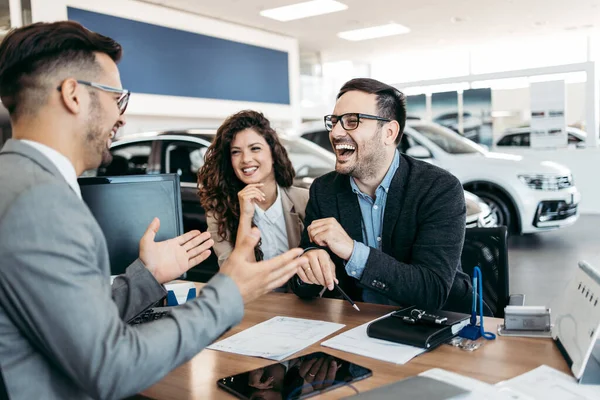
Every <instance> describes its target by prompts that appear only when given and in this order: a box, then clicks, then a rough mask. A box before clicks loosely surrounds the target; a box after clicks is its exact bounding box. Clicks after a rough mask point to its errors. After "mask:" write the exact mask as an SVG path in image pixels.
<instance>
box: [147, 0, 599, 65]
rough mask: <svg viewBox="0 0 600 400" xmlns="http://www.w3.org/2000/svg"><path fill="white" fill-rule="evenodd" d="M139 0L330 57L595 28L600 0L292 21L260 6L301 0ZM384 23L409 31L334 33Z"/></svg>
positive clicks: (354, 3)
mask: <svg viewBox="0 0 600 400" xmlns="http://www.w3.org/2000/svg"><path fill="white" fill-rule="evenodd" d="M140 1H144V2H147V3H154V4H159V5H163V6H166V7H171V8H174V9H178V10H183V11H187V12H191V13H196V14H200V15H204V16H208V17H213V18H218V19H221V20H226V21H230V22H235V23H239V24H243V25H246V26H251V27H255V28H260V29H264V30H267V31H271V32H276V33H280V34H284V35H288V36H292V37H296V38H298V40H299V42H300V48H301V50H302V51H307V52H308V51H319V52H322V53H323V54H324V55H325V58H327V59H329V60H336V59H338V60H341V59H355V60H356V59H361V58H363V59H364V57H369V56H374V55H381V54H382V53H385V52H398V51H415V50H437V49H441V48H449V47H463V46H475V45H482V44H487V43H493V42H497V41H507V40H509V41H510V40H519V39H520V38H522V37H535V36H542V35H544V36H547V35H563V34H569V33H571V34H573V33H574V34H577V33H579V34H589V33H590V32H593V34H596V33H597V32H598V31H599V30H600V0H338V1H340V2H342V3H344V4H346V5H348V9H347V10H345V11H341V12H336V13H332V14H327V15H321V16H316V17H311V18H305V19H300V20H296V21H290V22H279V21H275V20H271V19H268V18H265V17H262V16H261V15H259V11H261V10H264V9H268V8H274V7H280V6H284V5H289V4H294V3H298V2H301V1H304V0H218V1H217V0H214V1H213V0H140ZM388 22H397V23H400V24H402V25H405V26H407V27H409V28H410V29H411V32H410V33H409V34H406V35H400V36H393V37H388V38H381V39H372V40H367V41H363V42H349V41H346V40H343V39H339V38H338V37H337V36H336V33H337V32H341V31H346V30H351V29H359V28H364V27H369V26H374V25H381V24H385V23H388Z"/></svg>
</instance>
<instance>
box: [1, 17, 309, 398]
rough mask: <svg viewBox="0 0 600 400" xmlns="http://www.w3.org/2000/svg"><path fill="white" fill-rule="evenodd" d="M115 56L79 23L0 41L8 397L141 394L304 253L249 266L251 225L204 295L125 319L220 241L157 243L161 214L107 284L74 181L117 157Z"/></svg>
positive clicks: (28, 30) (20, 32) (120, 96)
mask: <svg viewBox="0 0 600 400" xmlns="http://www.w3.org/2000/svg"><path fill="white" fill-rule="evenodd" d="M120 56H121V46H120V45H119V44H118V43H116V42H115V41H113V40H112V39H110V38H107V37H105V36H102V35H99V34H96V33H94V32H91V31H88V30H87V29H85V28H83V27H82V26H81V25H79V24H77V23H75V22H57V23H52V24H45V23H39V24H34V25H30V26H26V27H23V28H19V29H17V30H14V31H12V32H11V33H9V34H8V35H7V36H6V38H5V39H4V41H3V42H2V44H1V45H0V98H1V100H2V102H3V104H4V106H5V107H6V108H7V109H8V111H9V114H10V118H11V123H12V127H13V139H12V140H9V141H8V142H7V143H6V145H5V146H4V147H3V149H2V150H1V151H0V366H1V370H2V374H3V375H4V379H5V381H6V386H7V389H8V392H9V395H10V396H11V397H13V398H19V399H41V398H44V399H49V398H56V399H66V398H89V397H92V398H121V397H125V396H129V395H133V394H135V393H138V392H139V391H141V390H143V389H144V388H147V387H148V386H150V385H152V384H153V383H155V382H157V381H158V380H160V379H161V378H162V377H163V376H165V375H166V374H167V373H168V372H169V371H171V370H172V369H173V368H175V367H177V366H178V365H180V364H182V363H183V362H185V361H187V360H189V359H190V358H192V357H193V356H194V355H195V354H197V353H198V352H200V351H201V350H202V349H203V348H204V347H205V346H207V345H208V344H210V343H211V342H212V341H214V340H215V339H216V338H218V337H219V336H220V335H221V334H222V333H223V332H225V331H226V330H227V329H229V328H230V327H232V326H233V325H236V324H237V323H239V321H240V320H241V318H242V316H243V313H244V303H247V302H249V301H252V300H254V299H255V298H257V297H258V296H260V295H262V294H264V293H266V292H268V291H270V290H272V289H274V288H276V287H279V286H281V285H282V284H283V283H285V282H286V281H287V280H288V279H289V278H290V277H291V276H293V274H294V273H296V272H297V270H298V267H299V266H300V265H302V264H303V263H304V262H306V259H305V258H303V257H300V258H297V257H298V255H299V254H300V253H301V250H298V249H295V250H291V251H289V252H287V253H285V254H283V255H281V256H280V257H278V258H276V259H272V260H269V261H267V262H263V263H255V262H250V261H249V259H250V256H251V255H252V254H253V253H252V252H253V248H254V246H255V245H256V243H257V242H258V240H259V233H258V231H257V230H254V231H253V233H252V235H249V236H248V237H247V238H245V241H244V243H240V244H239V246H238V247H237V248H236V249H235V250H234V252H233V253H232V255H231V257H230V258H229V260H228V262H227V263H225V264H224V265H223V266H222V267H221V273H219V274H217V275H216V276H215V277H214V278H213V279H212V280H211V281H210V282H209V283H208V284H207V285H206V286H205V287H204V288H203V290H202V292H201V294H200V296H199V297H198V298H197V299H195V300H193V301H190V302H187V303H186V304H185V305H183V306H181V307H178V308H177V309H175V310H173V311H172V312H171V313H170V314H169V315H168V316H167V317H165V318H163V319H161V320H159V321H154V322H151V323H148V324H143V325H136V326H129V325H127V324H126V323H125V322H124V320H127V319H129V318H130V317H132V316H134V315H136V314H137V313H138V312H140V311H142V310H143V309H145V308H146V307H148V306H150V305H151V304H152V303H154V302H155V301H157V300H159V299H160V298H162V297H163V296H164V295H165V291H164V288H163V287H162V286H161V284H162V283H164V282H166V281H169V280H171V279H174V278H176V277H177V276H179V275H181V274H182V273H183V272H185V271H187V270H188V269H189V268H190V267H192V266H193V265H195V264H197V263H199V262H201V261H203V260H204V259H206V258H207V257H208V255H209V254H210V251H209V250H208V249H209V248H210V246H212V244H213V241H212V240H211V239H210V235H209V234H207V233H203V234H201V233H200V232H198V231H194V232H189V233H187V234H184V235H182V236H180V237H178V238H175V239H171V240H168V241H165V242H158V243H157V242H155V241H154V237H155V234H156V232H157V231H158V230H159V221H158V220H154V221H153V222H152V223H151V224H150V226H149V228H148V230H147V232H146V233H145V234H144V236H143V237H142V239H141V241H140V252H139V259H138V260H135V261H134V262H133V264H132V265H131V266H130V267H129V268H128V269H127V272H126V273H125V274H124V275H123V276H120V277H118V278H117V279H116V280H115V282H114V284H113V285H112V288H111V285H110V283H109V274H110V266H109V261H108V260H109V258H108V253H107V248H106V241H105V238H104V236H103V234H102V231H101V230H100V227H99V226H98V224H97V222H96V221H95V219H94V217H93V216H92V214H91V213H90V211H89V209H88V208H87V207H86V205H85V203H84V202H83V201H82V200H81V194H80V192H79V187H78V186H77V180H76V178H77V176H79V175H80V174H81V173H82V172H84V171H85V170H88V169H92V168H97V167H98V166H99V165H100V164H101V163H102V162H108V161H109V160H110V152H109V151H108V149H109V146H110V143H111V139H112V137H113V136H114V134H115V133H116V131H117V130H118V128H119V127H121V126H122V125H123V124H124V123H125V119H124V117H123V113H124V111H125V108H126V106H127V101H128V98H129V92H127V91H126V90H124V89H122V88H121V82H120V78H119V72H118V69H117V66H116V62H118V61H119V58H120ZM115 207H118V204H116V205H115Z"/></svg>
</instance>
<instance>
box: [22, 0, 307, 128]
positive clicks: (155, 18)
mask: <svg viewBox="0 0 600 400" xmlns="http://www.w3.org/2000/svg"><path fill="white" fill-rule="evenodd" d="M67 6H71V7H76V8H79V9H83V10H88V11H94V12H99V13H104V14H109V15H114V16H117V17H121V18H127V19H131V20H135V21H140V22H145V23H150V24H155V25H160V26H165V27H169V28H174V29H180V30H184V31H189V32H194V33H199V34H203V35H209V36H213V37H218V38H222V39H227V40H233V41H236V42H243V43H246V44H251V45H256V46H262V47H266V48H271V49H275V50H281V51H285V52H287V53H288V64H289V82H290V105H279V104H266V103H253V102H240V101H228V100H214V99H198V98H186V97H173V96H159V95H149V94H138V93H133V95H132V96H131V101H130V103H129V106H128V108H127V116H128V117H130V119H131V122H133V123H132V124H128V125H126V126H125V127H124V128H123V129H124V133H125V134H128V133H133V132H139V131H140V129H141V130H148V129H149V130H154V129H161V128H159V127H160V126H166V124H168V123H173V124H177V125H179V124H186V123H189V124H191V125H193V126H206V125H207V124H210V125H211V126H212V125H213V123H214V122H215V121H222V120H223V119H224V118H225V117H227V116H228V115H230V114H233V113H235V112H237V111H240V110H242V109H248V108H249V109H255V110H259V111H262V112H264V113H265V115H266V116H267V117H268V118H270V119H271V120H272V121H273V122H274V125H276V126H284V127H287V128H292V129H298V128H299V127H300V123H301V116H300V85H299V80H300V66H299V50H298V41H297V39H295V38H291V37H287V36H282V35H277V34H274V33H270V32H265V31H261V30H258V29H253V28H248V27H245V26H240V25H236V24H232V23H228V22H223V21H219V20H215V19H211V18H207V17H202V16H199V15H194V14H190V13H185V12H181V11H177V10H172V9H169V8H164V7H160V6H156V5H152V4H147V3H142V2H138V1H132V0H101V1H99V0H52V1H49V0H31V10H32V19H33V22H38V21H59V20H66V19H67ZM126 54H127V49H125V57H127V55H126ZM157 78H158V79H159V78H160V77H157ZM177 121H179V122H177ZM153 126H156V127H157V128H152V127H153Z"/></svg>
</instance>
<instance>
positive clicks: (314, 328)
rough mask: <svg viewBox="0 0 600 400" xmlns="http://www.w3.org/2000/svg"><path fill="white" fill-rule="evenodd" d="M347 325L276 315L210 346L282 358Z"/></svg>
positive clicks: (214, 348)
mask: <svg viewBox="0 0 600 400" xmlns="http://www.w3.org/2000/svg"><path fill="white" fill-rule="evenodd" d="M344 326H345V325H343V324H336V323H333V322H325V321H316V320H312V319H301V318H288V317H273V318H271V319H270V320H268V321H265V322H262V323H260V324H258V325H254V326H253V327H252V328H248V329H246V330H244V331H242V332H240V333H237V334H235V335H233V336H230V337H228V338H227V339H223V340H221V341H219V342H217V343H214V344H212V345H210V346H208V347H207V348H208V349H211V350H219V351H226V352H228V353H236V354H243V355H246V356H254V357H263V358H268V359H269V360H275V361H281V360H283V359H284V358H287V357H289V356H291V355H292V354H294V353H296V352H298V351H300V350H302V349H304V348H306V347H308V346H310V345H311V344H313V343H315V342H318V341H319V340H321V339H323V338H324V337H326V336H329V335H331V334H332V333H333V332H335V331H337V330H339V329H341V328H343V327H344Z"/></svg>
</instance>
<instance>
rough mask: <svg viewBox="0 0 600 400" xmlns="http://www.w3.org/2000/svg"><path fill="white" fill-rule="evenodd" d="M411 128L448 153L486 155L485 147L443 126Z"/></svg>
mask: <svg viewBox="0 0 600 400" xmlns="http://www.w3.org/2000/svg"><path fill="white" fill-rule="evenodd" d="M409 126H410V127H411V128H413V129H414V130H416V131H417V132H419V133H420V134H422V135H423V136H425V137H426V138H427V139H429V140H431V141H432V142H433V143H435V144H436V145H438V146H439V147H441V148H442V150H444V151H445V152H446V153H450V154H470V153H482V154H483V153H485V149H484V148H483V147H481V146H479V145H477V144H476V143H475V142H472V141H471V140H469V139H467V138H464V137H462V136H460V135H459V134H458V133H455V132H452V131H450V130H448V129H446V128H444V127H442V126H438V125H429V124H415V125H409Z"/></svg>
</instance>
